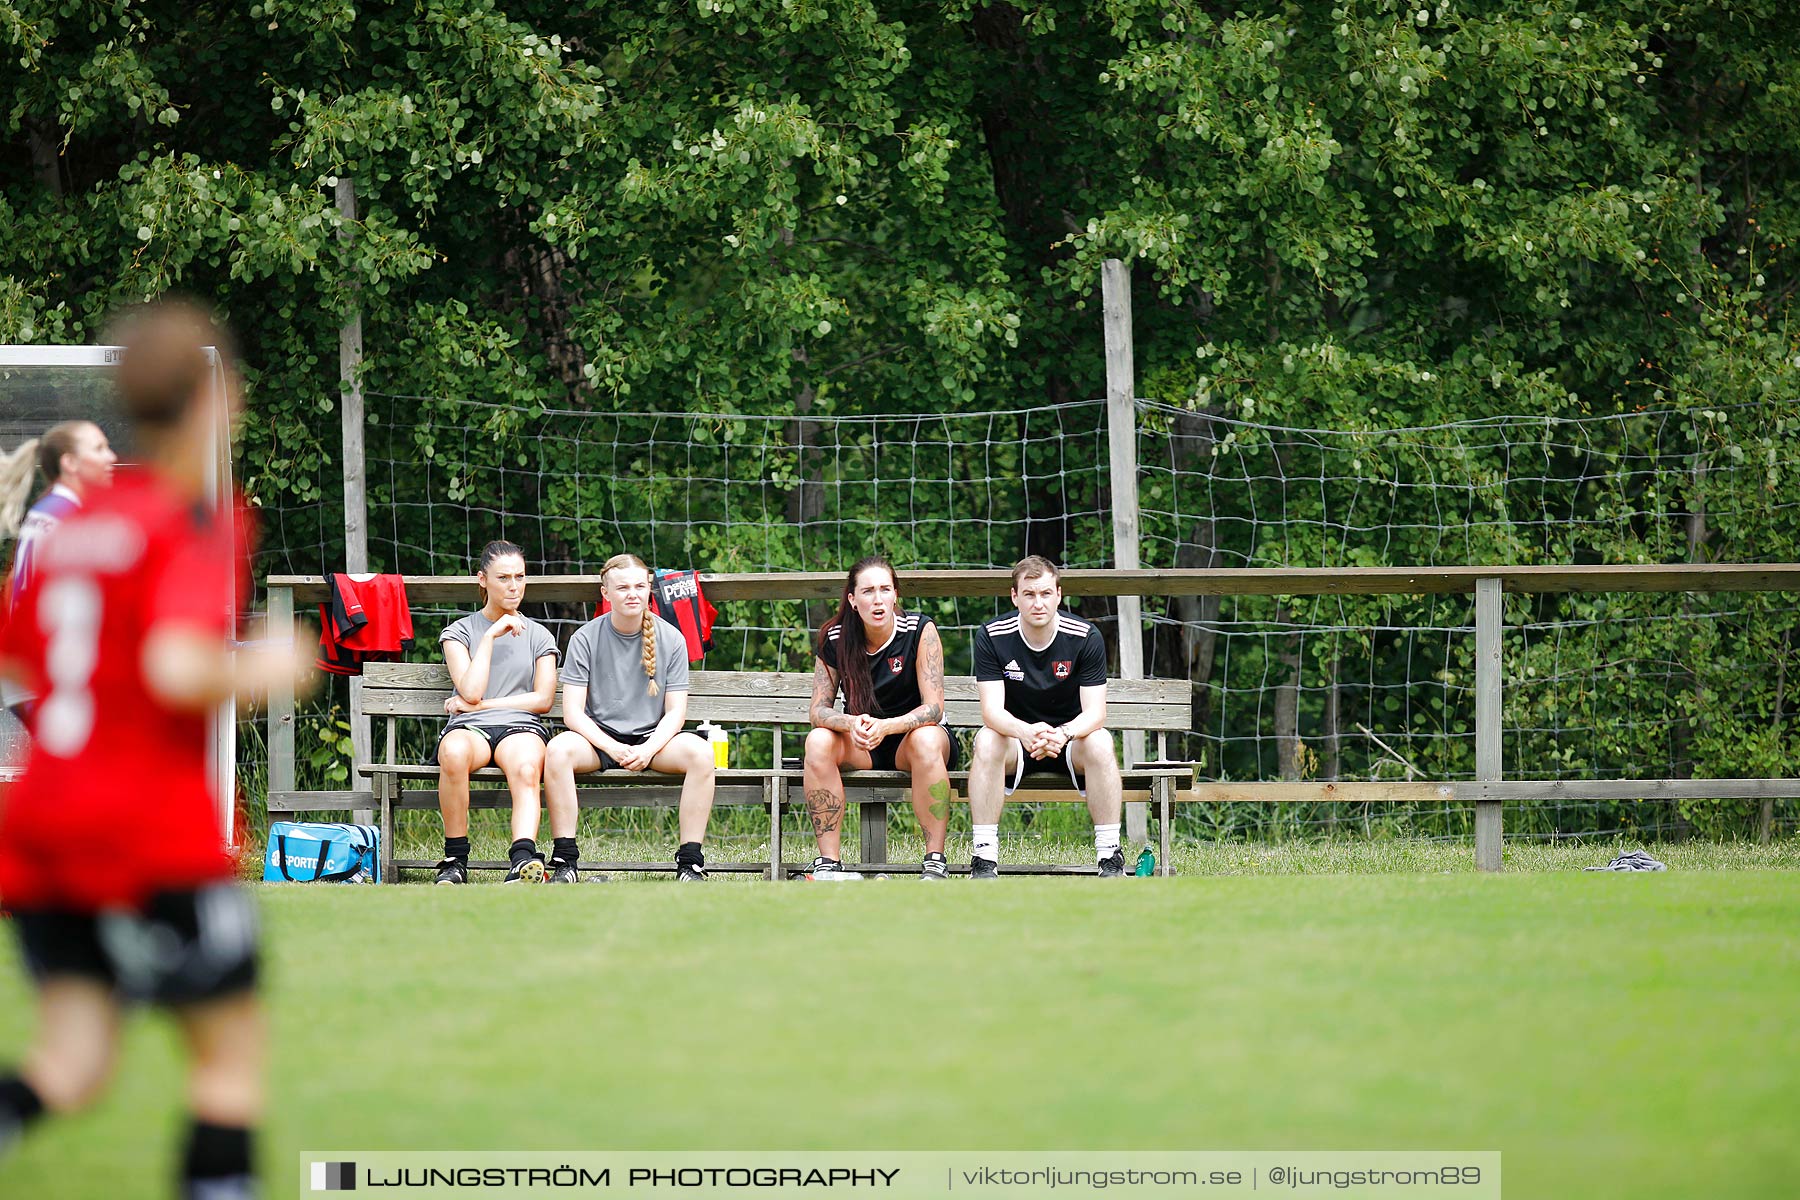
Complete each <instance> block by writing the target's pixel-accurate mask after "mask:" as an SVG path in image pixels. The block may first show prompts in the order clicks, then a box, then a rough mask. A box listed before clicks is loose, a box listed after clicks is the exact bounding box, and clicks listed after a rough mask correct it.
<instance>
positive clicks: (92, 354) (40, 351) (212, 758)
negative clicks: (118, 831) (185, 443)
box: [0, 346, 238, 845]
mask: <svg viewBox="0 0 1800 1200" xmlns="http://www.w3.org/2000/svg"><path fill="white" fill-rule="evenodd" d="M121 353H122V350H121V348H120V347H118V346H0V369H5V368H7V367H27V368H29V367H80V368H89V367H91V368H96V369H99V370H108V369H110V368H112V367H115V366H117V365H118V362H119V356H120V354H121ZM206 353H207V358H208V361H210V362H211V364H212V393H213V394H212V400H213V405H214V419H213V424H212V437H213V448H212V453H211V454H210V455H208V456H207V463H208V466H207V478H206V486H207V492H208V494H209V496H210V498H211V500H212V503H213V505H214V507H216V508H220V509H222V510H223V511H225V512H231V511H232V505H231V495H232V472H231V451H232V446H231V419H230V412H229V408H228V400H227V397H226V394H225V370H224V366H223V364H222V363H221V361H220V359H219V352H218V351H217V350H216V349H215V348H213V347H211V346H208V347H207V348H206ZM236 602H237V601H236V597H235V596H233V597H232V599H231V603H232V605H233V606H234V607H233V611H232V613H231V620H232V622H233V624H234V625H235V624H236V621H237V618H238V613H237V612H236V610H235V605H236ZM209 726H210V729H209V734H210V736H209V738H208V746H207V770H208V774H209V775H210V776H211V778H212V783H213V791H214V794H215V798H216V804H217V816H218V820H219V826H220V828H221V830H222V831H223V832H224V835H225V842H226V844H227V845H235V844H236V830H237V705H236V704H235V703H234V702H231V701H227V702H226V703H224V704H221V705H219V707H218V708H217V709H216V710H215V711H214V712H213V714H212V718H211V720H210V721H209Z"/></svg>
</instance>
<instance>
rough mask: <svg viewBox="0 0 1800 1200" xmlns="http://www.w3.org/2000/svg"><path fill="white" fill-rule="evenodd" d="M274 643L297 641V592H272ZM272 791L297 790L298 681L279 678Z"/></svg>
mask: <svg viewBox="0 0 1800 1200" xmlns="http://www.w3.org/2000/svg"><path fill="white" fill-rule="evenodd" d="M268 636H269V638H270V640H272V641H274V642H276V643H278V644H282V645H285V644H286V643H288V642H291V641H293V640H294V589H293V588H291V587H270V588H269V632H268ZM268 729H269V791H271V792H291V791H294V790H295V787H294V681H293V680H292V679H291V678H288V677H287V676H279V677H277V678H276V679H275V681H274V682H273V683H271V684H270V685H269V713H268Z"/></svg>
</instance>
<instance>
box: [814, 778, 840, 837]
mask: <svg viewBox="0 0 1800 1200" xmlns="http://www.w3.org/2000/svg"><path fill="white" fill-rule="evenodd" d="M806 815H807V816H809V817H811V818H812V827H813V836H814V837H817V836H819V835H820V834H822V833H836V832H837V827H838V824H839V822H841V821H842V820H843V819H844V801H843V799H842V798H841V797H839V796H838V794H837V793H836V792H834V791H832V790H831V789H830V788H814V789H813V790H812V791H810V792H808V793H806Z"/></svg>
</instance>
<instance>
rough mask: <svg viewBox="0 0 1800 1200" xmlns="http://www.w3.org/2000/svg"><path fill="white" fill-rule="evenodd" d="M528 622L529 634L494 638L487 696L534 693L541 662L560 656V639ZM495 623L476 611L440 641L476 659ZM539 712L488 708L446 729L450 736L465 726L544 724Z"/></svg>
mask: <svg viewBox="0 0 1800 1200" xmlns="http://www.w3.org/2000/svg"><path fill="white" fill-rule="evenodd" d="M521 619H522V620H523V621H524V622H525V632H523V633H520V634H508V635H506V636H504V637H497V638H495V639H494V649H493V652H492V654H493V656H492V657H491V658H490V659H489V660H488V680H487V690H486V691H485V692H484V693H483V695H486V696H517V695H518V694H519V693H521V692H529V691H530V690H531V682H532V677H533V676H534V675H535V674H536V673H537V661H538V659H540V658H542V657H544V656H545V655H546V654H548V655H549V656H550V657H551V658H552V659H554V658H555V657H556V639H555V638H553V637H551V636H550V631H549V630H548V629H545V628H544V627H543V626H542V625H540V624H538V623H537V622H536V621H534V620H532V619H531V618H530V617H522V618H521ZM493 626H494V623H493V622H492V621H490V620H488V619H487V618H486V617H484V616H482V615H481V614H480V613H478V612H472V613H470V614H469V615H468V616H466V617H462V618H460V619H458V620H456V621H454V622H452V623H451V624H450V625H449V626H448V627H447V628H446V629H445V630H444V632H443V635H442V636H440V637H439V638H438V641H439V643H443V642H459V643H461V645H462V647H463V649H465V650H467V651H468V652H469V657H470V658H474V657H475V648H476V647H477V646H479V645H481V639H482V638H484V637H486V636H487V631H488V630H489V629H492V628H493ZM542 720H543V718H542V717H540V716H538V715H537V714H536V713H530V712H526V711H525V710H523V709H517V708H484V709H482V710H481V711H479V712H472V713H462V714H460V715H458V716H454V717H451V718H450V724H449V725H447V726H446V727H445V732H446V733H448V732H449V731H450V730H452V729H461V728H462V727H463V726H465V725H517V724H520V723H521V722H526V721H540V722H541V721H542Z"/></svg>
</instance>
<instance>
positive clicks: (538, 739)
mask: <svg viewBox="0 0 1800 1200" xmlns="http://www.w3.org/2000/svg"><path fill="white" fill-rule="evenodd" d="M475 583H476V586H478V587H480V588H481V593H482V596H483V597H484V599H485V601H486V602H485V603H484V604H483V605H482V606H481V611H479V612H472V613H470V614H469V615H468V616H466V617H463V618H461V619H460V620H457V621H454V622H452V623H451V624H450V625H449V626H448V627H447V628H446V629H445V630H444V632H443V636H442V637H440V638H439V639H438V641H439V645H441V646H442V647H443V650H444V665H445V666H446V667H448V668H449V669H450V681H451V683H453V684H454V685H455V687H456V690H455V691H454V692H453V693H452V694H451V696H450V699H448V700H446V701H445V702H444V711H445V712H447V713H449V714H450V723H449V725H448V726H446V727H445V729H444V735H443V737H442V738H440V739H439V741H438V744H437V750H436V752H435V754H434V755H433V758H434V761H435V762H436V763H437V767H438V809H439V811H440V812H442V813H443V816H444V860H443V861H442V862H440V863H439V864H438V868H437V882H439V883H467V882H468V879H469V773H470V772H471V771H474V770H476V769H478V768H480V767H485V766H487V765H488V764H489V763H490V762H491V763H493V764H494V765H495V766H497V767H499V768H500V769H501V770H502V771H504V772H506V783H507V786H508V787H509V788H511V790H512V802H513V809H512V837H513V841H512V848H511V850H510V852H509V854H508V857H509V858H510V859H511V864H512V865H511V867H510V868H509V869H508V871H507V872H506V882H508V883H519V882H521V881H523V882H526V883H542V882H543V880H544V856H543V855H541V854H539V853H538V852H537V831H538V784H539V783H540V781H541V780H542V778H543V773H544V744H545V743H546V742H548V741H549V740H550V731H549V730H548V729H546V728H545V726H544V719H543V714H544V713H547V712H549V711H550V708H551V706H552V705H553V704H554V703H555V702H556V639H555V638H553V637H551V636H550V631H549V630H548V629H545V628H544V627H543V626H542V625H540V624H538V623H537V622H536V621H533V620H532V619H531V618H530V617H525V616H520V615H519V603H520V601H522V600H524V599H525V552H524V551H522V550H520V549H519V548H518V547H517V546H515V545H513V544H512V543H511V542H489V543H488V544H487V546H486V547H484V548H483V549H482V551H481V564H480V566H479V568H478V569H477V570H476V572H475ZM555 832H556V826H555V824H554V823H552V825H551V833H552V834H554V833H555ZM574 832H575V830H574V828H573V827H572V826H571V828H570V829H569V833H570V834H573V833H574ZM572 870H573V867H572V865H571V871H572Z"/></svg>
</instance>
